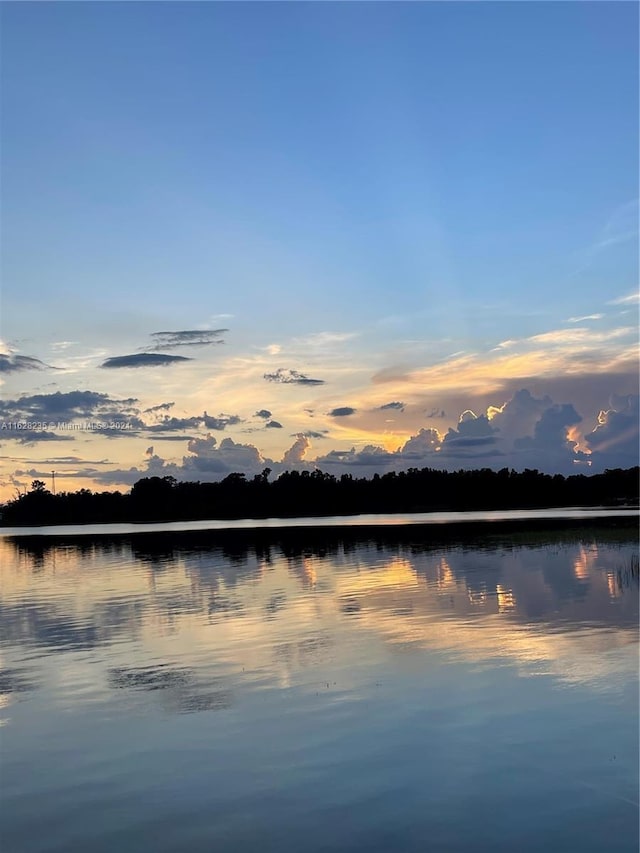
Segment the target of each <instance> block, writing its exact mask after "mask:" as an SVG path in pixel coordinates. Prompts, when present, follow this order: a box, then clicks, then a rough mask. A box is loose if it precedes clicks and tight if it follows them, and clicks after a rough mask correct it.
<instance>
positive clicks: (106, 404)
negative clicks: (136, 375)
mask: <svg viewBox="0 0 640 853" xmlns="http://www.w3.org/2000/svg"><path fill="white" fill-rule="evenodd" d="M137 402H138V401H137V400H136V399H135V398H134V397H129V398H127V399H124V400H117V399H114V398H112V397H110V396H109V395H108V394H102V393H100V392H98V391H66V392H62V391H55V392H54V393H52V394H32V395H29V396H26V395H25V396H23V397H20V398H18V399H17V400H6V401H4V402H0V417H2V418H3V419H5V420H7V421H12V420H13V421H20V420H26V421H29V420H45V419H46V420H57V421H73V420H75V419H77V418H83V419H86V418H91V417H94V416H97V415H100V416H101V417H100V419H101V420H107V419H109V420H117V419H123V416H124V415H126V416H127V417H128V418H129V417H131V416H135V415H138V414H139V410H138V409H137V408H136V407H135V406H134V404H135V403H137ZM139 423H140V425H142V421H139Z"/></svg>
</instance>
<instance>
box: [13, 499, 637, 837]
mask: <svg viewBox="0 0 640 853" xmlns="http://www.w3.org/2000/svg"><path fill="white" fill-rule="evenodd" d="M620 515H621V514H620V513H617V516H620ZM454 520H455V519H454ZM325 521H326V520H324V519H323V520H322V524H324V522H325ZM343 521H344V520H343ZM397 521H398V519H397V518H394V517H390V524H389V526H388V527H386V528H385V527H380V528H378V529H377V530H376V529H375V528H373V527H369V526H366V524H365V526H364V527H362V528H360V529H358V528H357V527H350V528H344V527H339V526H335V527H334V528H333V529H328V528H326V527H323V528H321V529H319V528H318V527H317V525H316V527H315V528H314V527H313V525H312V526H311V527H310V528H309V529H305V526H304V524H302V525H300V524H298V525H297V526H295V527H294V528H292V529H290V530H289V531H288V532H287V531H286V530H283V529H278V528H277V525H275V528H276V529H273V528H274V525H273V524H271V526H269V524H265V525H263V526H262V530H261V531H254V530H245V529H242V526H241V525H240V528H239V529H238V526H237V525H236V529H235V530H228V531H226V533H225V531H212V530H206V529H201V528H200V529H198V528H197V529H191V530H190V529H188V525H182V527H181V529H180V530H178V529H175V530H172V529H170V527H169V526H167V525H158V526H156V527H155V528H153V530H155V532H152V531H148V532H146V533H144V532H137V533H132V532H130V531H129V530H127V529H121V530H120V531H117V530H116V531H111V532H104V529H99V528H95V527H93V528H91V527H85V528H82V529H81V530H77V529H76V530H75V531H74V530H66V531H65V530H57V531H55V530H54V531H52V530H48V531H47V530H45V529H41V530H28V531H27V530H25V531H21V535H8V532H7V531H4V532H3V535H2V536H0V642H1V654H2V658H1V669H0V723H1V727H0V742H1V763H0V791H1V795H2V808H1V809H0V847H1V849H2V850H3V853H45V851H47V853H54V851H55V853H76V852H77V853H86V851H91V853H100V852H101V851H104V853H107V851H109V853H112V852H113V851H116V850H117V851H124V853H132V851H136V852H137V851H153V853H169V852H170V851H171V853H205V851H207V853H212V852H213V851H215V853H220V851H224V853H226V851H229V853H244V851H247V853H249V851H260V852H261V853H262V851H278V853H298V851H303V850H304V851H305V853H320V851H327V852H328V851H358V853H360V851H362V853H379V851H380V853H381V851H406V853H414V851H415V853H417V852H418V851H421V853H423V851H435V853H441V851H509V853H512V852H513V851H515V850H517V851H536V853H537V851H540V850H550V851H558V853H571V851H579V853H588V851H594V853H595V851H598V853H602V851H625V853H627V851H628V852H629V853H631V851H634V853H635V851H636V850H637V845H638V816H639V809H638V796H639V791H638V787H639V783H638V746H639V744H638V573H637V562H636V561H637V553H638V536H637V512H636V513H635V515H634V517H632V518H631V519H629V518H627V519H623V518H620V517H617V518H616V517H614V514H612V515H611V516H610V517H608V518H601V519H599V520H596V519H595V518H586V517H582V518H580V517H577V516H575V515H574V516H573V517H571V518H567V520H566V524H563V523H562V519H561V518H560V517H559V516H558V515H556V516H555V517H554V519H553V522H554V524H553V525H551V520H549V527H548V528H547V527H545V524H546V521H545V519H544V518H543V517H538V518H537V526H536V527H535V528H531V527H527V526H526V525H524V524H522V523H521V520H520V519H514V518H511V526H510V527H509V529H508V530H506V529H503V527H501V526H500V525H499V524H498V525H494V524H484V525H476V526H469V527H468V529H467V528H461V527H460V526H459V525H447V524H446V523H444V522H442V523H440V524H437V525H434V526H432V527H431V528H427V527H425V526H424V525H417V526H416V525H415V524H413V523H409V524H405V525H400V526H398V524H397ZM196 524H203V523H202V522H198V523H196ZM259 524H261V523H260V522H252V523H251V525H249V526H257V525H259ZM518 524H520V526H518ZM514 525H515V526H514ZM227 526H228V524H227ZM185 528H186V529H185ZM138 531H140V528H138ZM14 533H15V531H14ZM54 533H57V535H52V534H54ZM72 533H76V534H78V533H82V534H83V535H71V534H72ZM34 534H40V535H34Z"/></svg>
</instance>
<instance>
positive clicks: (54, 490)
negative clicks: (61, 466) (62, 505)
mask: <svg viewBox="0 0 640 853" xmlns="http://www.w3.org/2000/svg"><path fill="white" fill-rule="evenodd" d="M51 487H52V491H53V494H54V495H55V493H56V472H55V471H52V472H51Z"/></svg>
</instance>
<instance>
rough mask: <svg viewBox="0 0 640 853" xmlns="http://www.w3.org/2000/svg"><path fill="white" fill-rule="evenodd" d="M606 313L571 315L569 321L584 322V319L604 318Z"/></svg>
mask: <svg viewBox="0 0 640 853" xmlns="http://www.w3.org/2000/svg"><path fill="white" fill-rule="evenodd" d="M603 317H604V314H585V315H584V317H569V319H568V320H567V322H568V323H582V322H583V321H584V320H602V318H603Z"/></svg>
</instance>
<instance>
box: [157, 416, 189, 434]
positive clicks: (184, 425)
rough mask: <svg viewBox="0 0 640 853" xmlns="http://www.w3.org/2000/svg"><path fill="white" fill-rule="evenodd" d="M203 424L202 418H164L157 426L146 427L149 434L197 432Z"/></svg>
mask: <svg viewBox="0 0 640 853" xmlns="http://www.w3.org/2000/svg"><path fill="white" fill-rule="evenodd" d="M202 423H203V418H201V417H192V418H170V417H169V416H166V417H164V418H162V419H161V420H160V421H159V422H158V423H157V424H151V425H150V426H147V427H146V430H147V432H175V431H182V430H184V429H193V430H197V429H198V427H200V426H201V425H202Z"/></svg>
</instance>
